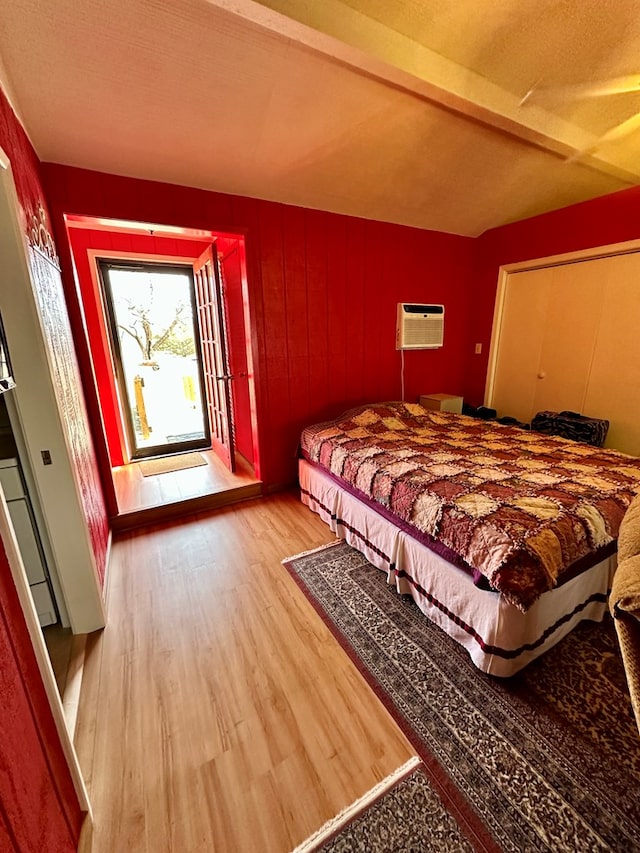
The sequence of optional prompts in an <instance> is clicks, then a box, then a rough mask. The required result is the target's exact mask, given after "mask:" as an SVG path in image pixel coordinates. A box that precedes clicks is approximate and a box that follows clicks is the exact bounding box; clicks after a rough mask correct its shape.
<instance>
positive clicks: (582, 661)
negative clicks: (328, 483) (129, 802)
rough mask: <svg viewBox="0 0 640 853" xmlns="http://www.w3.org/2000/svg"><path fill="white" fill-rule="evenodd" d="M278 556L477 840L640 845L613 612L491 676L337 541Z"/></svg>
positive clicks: (638, 765)
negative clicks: (515, 668) (517, 667)
mask: <svg viewBox="0 0 640 853" xmlns="http://www.w3.org/2000/svg"><path fill="white" fill-rule="evenodd" d="M285 565H286V566H287V568H288V569H289V571H290V572H291V574H292V575H293V576H294V578H295V579H296V580H297V581H298V583H299V585H300V586H301V588H302V589H303V591H304V592H305V593H306V594H307V596H308V597H309V599H310V600H311V601H312V602H313V604H314V605H315V607H316V608H317V610H318V611H319V613H320V614H321V615H322V617H323V618H324V619H325V621H326V623H327V624H328V626H329V627H330V628H331V630H332V631H333V633H334V634H335V636H336V637H337V639H338V640H339V641H340V642H341V644H342V645H343V647H344V648H345V649H346V651H347V652H348V653H349V655H350V656H351V658H352V659H353V660H354V662H355V663H356V665H357V666H358V668H359V669H360V671H361V672H362V673H363V674H364V676H365V677H366V678H367V680H368V681H369V683H370V684H371V685H372V687H373V688H374V690H375V691H376V693H377V694H378V696H379V697H380V698H381V700H382V701H383V702H384V703H385V704H386V706H387V707H388V708H389V710H390V711H391V713H392V714H393V715H394V717H395V719H396V720H397V721H398V723H399V724H400V726H401V727H402V728H403V730H404V731H405V733H406V734H407V736H408V737H409V739H410V740H411V742H412V743H413V744H414V746H415V748H416V751H417V752H418V754H419V755H420V757H421V758H422V760H423V762H424V764H425V767H426V772H427V773H428V775H429V782H430V785H431V786H432V789H433V790H434V791H436V792H437V793H438V796H439V797H440V799H441V801H442V803H443V804H444V805H445V806H446V808H447V810H448V811H449V812H450V813H451V814H452V815H454V817H455V818H456V820H457V822H458V824H459V825H460V827H461V829H462V831H463V832H464V834H465V835H466V836H467V838H468V839H469V840H470V841H471V843H472V846H473V847H474V848H475V849H487V850H488V849H493V850H496V849H500V850H505V851H514V853H523V851H532V853H533V851H550V853H551V851H552V852H553V853H563V851H566V853H575V851H595V850H615V851H631V850H637V851H640V739H639V738H638V730H637V728H636V725H635V721H634V718H633V715H632V712H631V708H630V701H629V694H628V690H627V686H626V681H625V676H624V671H623V669H622V663H621V660H620V655H619V652H618V647H617V640H616V637H615V631H614V629H613V626H612V625H611V623H610V621H605V622H604V623H602V624H595V623H591V622H584V623H582V624H581V625H580V626H578V628H577V629H576V630H574V631H573V632H572V633H571V634H570V635H569V636H568V637H566V638H565V639H564V640H563V641H562V642H561V643H559V644H558V645H557V646H556V647H555V648H554V649H551V650H550V651H549V652H548V653H547V654H546V655H543V657H542V658H540V659H539V660H537V661H534V662H533V663H532V664H530V665H529V666H528V667H525V669H524V670H522V671H521V672H520V673H518V674H517V675H515V676H513V677H512V678H510V679H505V680H499V679H495V678H492V677H491V676H487V675H484V674H483V673H481V672H480V671H479V670H477V669H476V668H475V667H474V666H473V664H472V663H471V661H470V659H469V657H468V655H467V653H466V652H465V651H464V649H463V648H462V647H460V646H458V644H457V643H455V642H453V640H451V639H450V638H449V637H448V636H447V635H446V634H444V633H443V632H442V631H441V630H440V629H439V628H437V627H436V626H434V625H432V624H431V623H430V622H429V621H428V620H427V619H426V618H425V617H424V616H423V614H422V613H421V612H420V611H419V610H418V608H417V607H416V606H415V604H414V603H413V601H412V600H411V599H410V598H408V597H404V596H399V595H398V594H397V593H396V592H395V591H394V590H393V589H391V588H390V587H388V586H387V584H386V578H385V575H384V573H383V572H381V571H379V570H378V569H375V568H373V567H372V566H371V565H370V564H369V563H367V561H366V560H365V558H364V557H363V556H362V555H361V554H360V553H359V552H357V551H355V550H353V549H352V548H350V547H349V546H348V545H346V544H345V543H343V542H339V543H336V544H335V545H332V546H330V547H328V548H325V549H322V550H319V551H317V552H312V553H310V554H305V555H301V556H300V557H293V558H290V559H289V560H287V561H285ZM336 849H342V848H336ZM344 849H350V848H344ZM353 849H356V850H357V849H359V848H357V847H356V848H353ZM400 849H401V850H402V849H403V848H400ZM408 849H409V850H411V849H413V848H411V847H409V848H408ZM427 849H428V848H427ZM432 849H439V848H437V847H436V848H432ZM443 849H444V848H443Z"/></svg>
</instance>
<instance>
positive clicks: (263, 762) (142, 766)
mask: <svg viewBox="0 0 640 853" xmlns="http://www.w3.org/2000/svg"><path fill="white" fill-rule="evenodd" d="M332 539H333V535H332V534H331V532H330V531H329V530H328V528H327V527H326V526H325V525H324V524H323V523H322V522H321V521H320V520H319V519H318V518H317V516H315V515H314V514H313V513H311V512H310V511H309V510H308V509H306V507H304V506H302V504H300V502H299V500H298V498H297V495H296V494H295V493H293V492H292V493H285V494H280V495H276V496H272V497H269V498H264V499H259V500H255V501H249V502H247V503H242V504H236V505H235V506H234V507H229V508H226V509H222V510H219V511H217V512H216V513H212V514H209V515H201V516H197V517H194V518H193V519H189V520H185V521H182V522H181V523H174V524H172V525H171V526H167V527H164V528H149V529H147V530H146V531H136V532H131V533H127V534H121V535H120V536H118V537H117V539H116V541H115V542H114V544H113V548H112V555H111V563H110V569H109V589H108V617H109V618H108V625H107V627H106V629H105V630H104V632H103V633H102V634H99V633H98V634H96V635H92V636H90V638H89V640H88V642H87V655H86V662H85V676H84V681H83V686H82V693H81V701H80V709H79V715H78V724H77V728H76V746H77V749H78V754H79V757H80V762H81V765H82V768H83V773H84V775H85V779H86V781H87V785H88V790H89V796H90V800H91V803H92V807H93V813H94V826H93V831H92V832H91V831H89V829H88V827H87V831H86V832H85V833H84V834H83V840H82V843H81V847H80V850H81V853H89V851H91V853H113V851H129V852H130V853H162V851H175V853H200V851H202V853H204V852H205V851H206V853H212V851H220V853H236V851H237V852H238V853H253V851H258V853H286V851H290V850H292V849H293V848H294V847H295V846H296V845H297V844H299V843H300V842H301V841H302V840H304V839H305V838H307V837H308V836H309V835H310V834H311V833H313V832H314V831H315V830H316V829H318V828H319V827H320V826H321V825H322V824H323V823H324V822H325V821H326V820H328V819H329V818H332V817H334V816H335V815H336V814H337V813H338V812H339V811H340V810H341V809H343V808H344V807H345V806H347V805H349V804H350V803H352V802H353V801H354V800H356V799H357V798H358V797H360V796H362V795H363V794H364V793H365V792H366V791H368V790H370V789H371V788H372V787H373V786H374V785H375V784H376V783H377V782H379V781H381V780H382V779H383V778H385V777H386V776H387V775H388V774H390V773H391V772H393V771H394V770H395V769H396V768H398V767H399V766H400V765H402V764H403V763H404V762H405V761H406V760H407V759H408V758H409V757H410V756H411V755H413V754H414V750H413V749H412V748H411V746H410V744H409V743H408V742H407V741H406V739H405V737H404V735H403V734H402V732H401V731H400V730H399V728H398V727H397V726H396V724H395V723H394V721H393V720H392V719H391V717H390V716H389V715H388V713H387V711H386V710H385V709H384V707H383V706H382V705H381V703H380V702H379V701H378V699H377V698H376V697H375V695H374V694H373V692H372V691H371V690H370V688H369V687H368V685H367V684H366V683H365V681H364V680H363V678H362V677H361V676H360V674H359V673H358V671H357V670H356V668H355V667H354V666H353V664H352V663H351V661H350V660H349V658H348V657H347V655H346V653H345V652H344V651H343V650H342V649H341V647H340V646H339V644H338V643H337V642H336V641H335V640H334V638H333V637H332V635H331V634H330V633H329V631H328V629H327V628H326V626H325V625H324V623H323V622H322V620H321V619H320V617H319V616H318V615H317V614H316V612H315V611H314V609H313V608H312V607H311V605H310V604H309V602H308V601H307V600H306V598H305V597H304V595H303V594H302V593H301V592H300V590H299V589H298V587H297V586H296V584H295V583H294V581H293V580H292V579H291V577H290V576H289V575H288V573H287V571H286V570H285V569H284V567H283V566H282V565H281V560H282V559H283V558H284V557H285V556H289V555H291V554H295V553H298V552H300V551H303V550H307V549H310V548H313V547H316V546H318V545H320V544H322V543H325V542H329V541H332Z"/></svg>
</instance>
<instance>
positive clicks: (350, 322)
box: [42, 164, 474, 487]
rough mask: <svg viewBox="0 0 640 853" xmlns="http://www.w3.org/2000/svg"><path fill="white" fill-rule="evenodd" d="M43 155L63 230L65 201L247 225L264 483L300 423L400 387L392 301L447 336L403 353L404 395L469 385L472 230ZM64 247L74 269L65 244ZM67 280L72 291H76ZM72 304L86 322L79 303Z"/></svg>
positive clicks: (291, 473)
mask: <svg viewBox="0 0 640 853" xmlns="http://www.w3.org/2000/svg"><path fill="white" fill-rule="evenodd" d="M42 168H43V174H44V182H45V188H46V192H47V199H48V201H49V204H50V208H51V211H52V215H53V219H54V226H55V228H56V233H57V234H58V237H59V239H58V242H59V243H61V242H62V240H61V239H60V236H61V234H63V230H62V229H63V219H62V217H63V214H64V213H70V214H76V215H87V216H101V217H107V218H115V219H127V220H135V221H140V222H153V223H158V224H162V225H176V226H181V227H185V228H202V229H206V230H212V231H221V232H227V233H240V234H245V235H246V250H247V275H248V281H249V299H250V313H251V336H252V343H253V351H254V358H255V362H254V375H255V379H256V411H257V414H258V420H259V432H260V436H259V442H260V451H261V452H260V457H261V459H262V469H261V474H262V479H263V481H264V482H265V483H266V485H267V487H272V486H277V485H280V484H284V483H287V482H291V481H292V480H293V479H294V477H295V465H296V463H295V453H296V447H297V442H298V437H299V434H300V430H301V429H302V427H303V426H304V425H305V424H307V423H311V422H313V421H316V420H321V419H323V418H326V417H329V416H331V415H333V414H337V413H339V412H340V411H341V410H342V409H344V408H345V407H348V406H353V405H357V404H358V403H361V402H367V401H372V400H381V399H398V398H399V397H400V354H399V353H398V352H396V350H395V315H396V303H397V302H398V301H416V302H417V301H420V302H422V301H427V302H443V303H444V304H445V307H446V319H445V346H444V347H443V348H442V349H440V350H431V351H422V352H408V353H407V354H406V398H407V399H409V400H411V399H413V400H415V399H417V397H418V395H419V394H421V393H427V392H433V391H447V392H451V393H461V392H462V388H463V386H464V371H465V364H466V357H467V353H468V350H469V347H470V345H471V344H470V339H469V330H468V307H467V306H468V302H469V297H470V292H471V276H472V265H473V260H474V241H473V240H472V239H470V238H464V237H456V236H451V235H447V234H440V233H437V232H431V231H421V230H418V229H415V228H406V227H403V226H399V225H390V224H386V223H382V222H373V221H368V220H363V219H355V218H353V217H347V216H339V215H337V214H331V213H324V212H320V211H314V210H307V209H304V208H298V207H291V206H288V205H283V204H275V203H272V202H266V201H260V200H257V199H250V198H244V197H240V196H231V195H222V194H220V193H214V192H206V191H204V190H196V189H190V188H187V187H179V186H174V185H169V184H161V183H156V182H151V181H141V180H136V179H133V178H124V177H117V176H112V175H106V174H102V173H98V172H90V171H87V170H83V169H76V168H72V167H68V166H60V165H54V164H44V165H43V167H42ZM59 249H60V252H61V261H62V263H63V270H64V271H65V272H66V274H67V275H66V278H67V279H69V280H71V278H70V272H71V267H70V257H69V255H68V249H67V248H66V247H63V246H61V245H60V246H59ZM72 290H73V289H72V288H69V289H68V291H67V295H68V299H69V300H70V301H73V300H74V298H75V299H76V301H77V297H76V295H75V293H73V292H72ZM70 314H71V316H72V318H75V320H76V321H77V322H81V319H80V318H79V316H78V312H77V311H76V310H75V309H74V308H72V307H71V308H70ZM77 328H79V327H77ZM80 350H81V348H79V351H80Z"/></svg>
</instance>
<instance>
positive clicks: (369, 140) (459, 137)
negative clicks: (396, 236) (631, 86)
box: [0, 0, 640, 235]
mask: <svg viewBox="0 0 640 853" xmlns="http://www.w3.org/2000/svg"><path fill="white" fill-rule="evenodd" d="M639 48H640V8H639V4H638V0H575V2H569V0H486V2H481V1H480V0H450V2H445V0H423V2H421V1H420V0H395V2H391V0H265V2H263V3H255V2H252V0H180V2H178V0H173V2H170V0H136V2H133V0H55V2H44V0H12V2H11V3H4V4H2V6H1V7H0V57H1V60H0V77H2V78H4V81H5V87H6V89H7V92H8V93H9V94H10V96H11V98H12V101H13V103H14V106H15V107H16V108H17V111H18V113H19V115H20V116H21V118H22V121H23V122H24V124H25V127H26V129H27V131H28V133H29V135H30V137H31V140H32V142H33V143H34V146H35V148H36V150H37V152H38V155H39V156H40V158H41V159H42V160H45V161H51V162H58V163H66V164H71V165H75V166H81V167H84V168H89V169H98V170H101V171H105V172H110V173H114V174H122V175H132V176H137V177H144V178H150V179H154V180H161V181H167V182H170V183H176V184H184V185H187V186H195V187H202V188H205V189H212V190H218V191H222V192H230V193H240V194H243V195H249V196H254V197H258V198H266V199H271V200H276V201H283V202H287V203H290V204H297V205H303V206H307V207H314V208H320V209H324V210H331V211H336V212H341V213H347V214H352V215H356V216H364V217H367V218H371V219H379V220H383V221H390V222H399V223H403V224H408V225H415V226H418V227H422V228H432V229H437V230H441V231H449V232H453V233H458V234H468V235H477V234H480V233H482V232H483V231H485V230H486V229H488V228H491V227H494V226H497V225H500V224H503V223H505V222H510V221H514V220H517V219H521V218H524V217H526V216H530V215H533V214H535V213H539V212H542V211H545V210H550V209H553V208H557V207H562V206H564V205H567V204H571V203H573V202H576V201H581V200H584V199H587V198H592V197H594V196H597V195H602V194H604V193H608V192H612V191H614V190H617V189H621V188H623V187H625V186H629V185H631V184H634V183H640V129H639V130H638V131H637V132H635V133H632V134H629V135H628V136H627V137H625V138H624V139H623V140H622V141H619V142H616V143H609V144H607V145H604V146H600V147H596V148H595V149H593V150H591V149H592V145H593V144H594V143H595V142H596V141H597V139H598V137H599V136H600V135H602V134H603V133H605V132H606V131H607V129H608V128H610V127H612V126H614V125H616V124H618V123H620V122H621V121H624V120H625V119H628V118H629V117H630V116H633V115H635V114H637V113H638V112H640V94H637V93H631V94H625V95H614V96H607V97H605V98H599V99H597V100H596V99H584V98H571V99H568V100H566V101H563V102H561V103H559V104H554V105H553V106H552V107H549V106H548V105H546V106H545V107H544V108H543V107H542V106H540V105H538V104H529V105H525V106H520V100H521V98H522V96H523V95H524V94H525V93H526V92H527V90H528V89H529V88H531V86H533V85H534V84H538V85H542V86H544V85H549V84H557V83H560V84H567V83H583V82H589V81H595V80H600V79H606V78H610V77H618V76H621V75H627V74H632V73H640V49H639ZM634 63H635V64H634ZM586 149H589V150H590V153H589V154H587V153H582V152H584V151H585V150H586ZM212 227H213V226H212Z"/></svg>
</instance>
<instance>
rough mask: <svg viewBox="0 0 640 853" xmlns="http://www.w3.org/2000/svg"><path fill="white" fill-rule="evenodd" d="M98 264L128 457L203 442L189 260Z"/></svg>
mask: <svg viewBox="0 0 640 853" xmlns="http://www.w3.org/2000/svg"><path fill="white" fill-rule="evenodd" d="M99 266H100V276H101V279H102V285H103V291H104V298H105V305H106V308H107V312H108V315H109V325H110V330H111V340H112V344H113V350H114V357H115V359H114V360H115V363H116V372H117V378H118V390H119V391H120V400H121V407H122V413H123V416H124V421H125V425H126V428H127V433H128V438H129V448H130V449H129V454H130V457H131V459H132V460H133V459H146V458H148V457H151V456H162V455H165V454H167V453H175V452H180V451H181V452H185V451H189V450H198V449H202V448H205V447H209V445H210V436H209V424H208V420H207V418H205V405H204V377H203V371H202V359H201V357H200V336H199V334H198V329H197V325H196V322H195V313H196V302H195V289H194V284H193V274H192V270H191V268H189V267H182V266H168V265H161V264H152V263H146V264H137V263H133V262H132V263H125V262H109V261H104V260H103V261H100V262H99Z"/></svg>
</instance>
